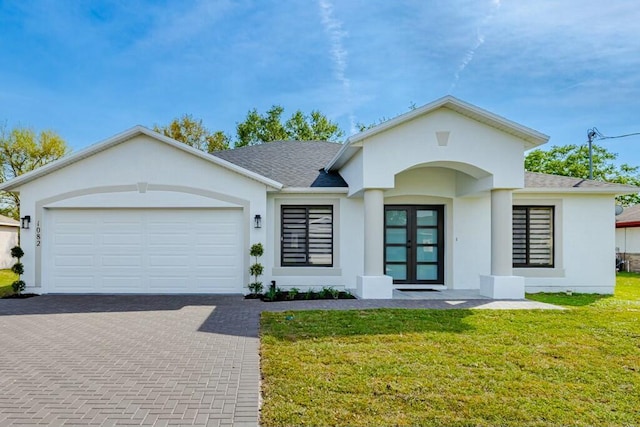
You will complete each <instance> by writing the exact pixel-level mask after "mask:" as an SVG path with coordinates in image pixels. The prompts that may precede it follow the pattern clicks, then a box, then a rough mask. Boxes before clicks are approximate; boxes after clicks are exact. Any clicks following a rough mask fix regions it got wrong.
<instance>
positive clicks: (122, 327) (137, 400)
mask: <svg viewBox="0 0 640 427" xmlns="http://www.w3.org/2000/svg"><path fill="white" fill-rule="evenodd" d="M260 306H261V305H260V302H259V301H245V300H243V299H242V298H241V297H238V296H90V295H83V296H40V297H37V298H30V299H26V300H6V299H5V300H0V426H5V425H19V424H24V425H37V424H44V425H101V426H108V425H159V426H160V425H199V426H210V425H213V426H218V425H234V426H237V425H243V424H244V425H252V426H255V425H256V424H257V422H258V399H259V379H260V377H259V375H260V373H259V359H258V357H259V356H258V317H259V313H260Z"/></svg>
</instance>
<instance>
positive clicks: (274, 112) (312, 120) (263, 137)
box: [235, 105, 344, 147]
mask: <svg viewBox="0 0 640 427" xmlns="http://www.w3.org/2000/svg"><path fill="white" fill-rule="evenodd" d="M283 113H284V108H283V107H282V106H280V105H274V106H273V107H271V108H270V109H269V110H267V112H266V113H265V114H260V113H258V110H256V109H255V108H254V109H253V110H251V111H249V112H248V113H247V117H246V118H245V120H244V121H243V122H241V123H238V124H237V125H236V135H237V140H236V142H235V146H236V147H245V146H247V145H256V144H262V143H263V142H271V141H282V140H298V141H338V140H339V139H340V138H341V137H342V136H344V132H343V131H342V130H341V129H340V127H339V126H338V124H337V123H334V122H332V121H331V120H329V119H328V118H327V117H326V116H325V115H323V114H322V113H320V112H319V111H317V110H314V111H312V112H311V114H309V115H306V114H304V113H303V112H302V111H300V110H297V111H296V112H294V113H293V114H292V115H291V117H290V118H289V119H288V120H286V121H285V122H283V121H282V114H283Z"/></svg>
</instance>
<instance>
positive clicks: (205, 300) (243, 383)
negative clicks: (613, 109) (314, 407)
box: [0, 295, 553, 426]
mask: <svg viewBox="0 0 640 427" xmlns="http://www.w3.org/2000/svg"><path fill="white" fill-rule="evenodd" d="M497 306H498V307H497ZM378 307H389V308H391V307H398V308H439V309H456V308H549V307H547V306H546V305H545V306H540V305H539V303H532V302H526V301H518V302H515V301H506V302H499V301H493V300H434V299H415V298H410V299H394V300H377V301H374V300H337V301H296V302H283V303H263V302H261V301H256V300H244V299H243V298H242V297H241V296H212V295H204V296H203V295H196V296H182V295H178V296H153V295H145V296H136V295H133V296H125V295H121V296H108V295H103V296H97V295H78V296H71V295H67V296H62V295H58V296H56V295H45V296H40V297H36V298H29V299H22V300H15V299H4V300H0V426H9V425H30V426H31V425H37V424H41V425H56V426H58V425H60V426H63V425H64V426H67V425H69V426H70V425H95V426H115V425H156V426H162V425H181V426H184V425H195V426H231V425H233V426H243V425H246V426H255V425H257V423H258V409H259V381H260V366H259V355H258V351H259V341H258V321H259V317H260V313H261V312H262V311H264V310H269V311H286V310H307V309H329V310H346V309H369V308H378ZM551 307H553V306H551Z"/></svg>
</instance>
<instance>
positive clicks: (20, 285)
mask: <svg viewBox="0 0 640 427" xmlns="http://www.w3.org/2000/svg"><path fill="white" fill-rule="evenodd" d="M26 286H27V284H26V283H24V281H22V280H16V281H15V282H13V283H12V284H11V288H12V289H13V292H15V293H16V294H21V293H22V292H24V288H25V287H26Z"/></svg>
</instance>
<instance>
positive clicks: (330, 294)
mask: <svg viewBox="0 0 640 427" xmlns="http://www.w3.org/2000/svg"><path fill="white" fill-rule="evenodd" d="M339 295H340V291H339V290H337V289H334V288H333V287H331V286H324V287H323V288H322V289H321V290H320V298H322V299H331V298H333V299H338V296H339Z"/></svg>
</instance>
